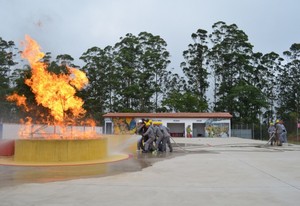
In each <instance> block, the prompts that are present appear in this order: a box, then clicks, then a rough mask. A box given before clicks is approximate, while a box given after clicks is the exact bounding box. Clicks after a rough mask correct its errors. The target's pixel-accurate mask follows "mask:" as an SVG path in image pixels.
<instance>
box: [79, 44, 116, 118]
mask: <svg viewBox="0 0 300 206" xmlns="http://www.w3.org/2000/svg"><path fill="white" fill-rule="evenodd" d="M80 59H82V60H83V61H84V62H85V63H86V64H85V66H84V67H83V68H82V69H83V70H84V71H85V73H86V74H87V77H88V79H89V84H88V86H87V87H86V88H85V89H84V90H83V91H82V92H80V96H81V97H82V98H83V99H84V101H85V104H84V108H85V109H86V110H87V113H88V114H89V116H91V117H93V119H95V120H97V121H98V122H101V121H102V119H101V116H102V115H103V114H104V113H105V112H114V111H115V102H117V101H116V96H115V93H116V88H118V85H119V82H120V78H119V77H118V76H116V70H115V67H114V62H113V61H114V57H113V50H112V47H111V46H107V47H105V48H104V49H101V48H99V47H92V48H90V49H88V50H87V51H86V52H85V53H83V55H82V56H81V57H80Z"/></svg>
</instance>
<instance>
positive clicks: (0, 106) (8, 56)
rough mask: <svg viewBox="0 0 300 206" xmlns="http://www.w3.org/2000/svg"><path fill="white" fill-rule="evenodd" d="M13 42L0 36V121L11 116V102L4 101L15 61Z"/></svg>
mask: <svg viewBox="0 0 300 206" xmlns="http://www.w3.org/2000/svg"><path fill="white" fill-rule="evenodd" d="M14 50H15V44H14V42H13V41H5V40H4V39H2V38H1V37H0V114H1V117H0V121H3V120H9V119H10V118H11V116H10V111H11V109H12V108H11V104H9V103H8V102H7V101H6V96H7V94H9V92H10V89H11V88H10V87H11V86H10V85H11V82H10V76H11V72H12V68H13V66H14V65H16V64H17V63H16V62H15V61H14V57H15V55H16V54H15V53H14Z"/></svg>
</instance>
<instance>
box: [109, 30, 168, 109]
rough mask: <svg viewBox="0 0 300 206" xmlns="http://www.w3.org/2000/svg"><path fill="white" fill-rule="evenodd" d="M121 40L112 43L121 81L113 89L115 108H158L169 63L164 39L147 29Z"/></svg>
mask: <svg viewBox="0 0 300 206" xmlns="http://www.w3.org/2000/svg"><path fill="white" fill-rule="evenodd" d="M120 40H121V41H120V42H118V43H116V44H115V46H114V51H115V52H114V57H115V63H116V70H117V72H118V76H119V77H120V80H122V81H121V82H120V85H119V88H118V90H116V95H117V97H118V100H119V102H118V105H119V107H118V111H140V112H150V111H153V110H157V108H158V96H159V93H161V92H162V88H163V87H164V84H163V83H164V82H163V79H164V77H165V75H167V71H166V68H167V65H168V64H169V60H168V58H169V52H167V50H166V45H167V44H166V42H165V41H164V40H163V39H162V38H161V37H159V36H154V35H152V34H150V33H147V32H141V33H140V34H139V35H138V36H137V37H136V36H134V35H132V34H127V35H126V36H125V37H124V38H121V39H120ZM152 98H154V103H153V101H152Z"/></svg>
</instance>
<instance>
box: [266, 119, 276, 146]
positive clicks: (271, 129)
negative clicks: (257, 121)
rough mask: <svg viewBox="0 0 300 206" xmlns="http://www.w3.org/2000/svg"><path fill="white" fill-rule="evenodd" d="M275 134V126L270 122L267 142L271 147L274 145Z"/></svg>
mask: <svg viewBox="0 0 300 206" xmlns="http://www.w3.org/2000/svg"><path fill="white" fill-rule="evenodd" d="M275 132H276V128H275V125H274V123H273V122H270V126H269V128H268V133H269V141H270V142H271V145H273V144H274V143H275Z"/></svg>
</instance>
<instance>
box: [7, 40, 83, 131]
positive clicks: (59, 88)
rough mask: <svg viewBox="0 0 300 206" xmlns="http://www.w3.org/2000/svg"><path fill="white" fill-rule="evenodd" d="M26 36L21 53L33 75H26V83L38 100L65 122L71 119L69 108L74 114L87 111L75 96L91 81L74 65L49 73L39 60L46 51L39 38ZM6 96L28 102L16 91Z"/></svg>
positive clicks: (56, 120)
mask: <svg viewBox="0 0 300 206" xmlns="http://www.w3.org/2000/svg"><path fill="white" fill-rule="evenodd" d="M25 40H26V41H25V42H23V44H24V46H25V49H24V51H23V52H22V57H23V58H25V59H27V60H28V62H29V64H30V67H31V70H32V76H31V78H30V79H26V80H25V83H26V84H27V85H28V86H30V88H31V90H32V92H33V93H34V94H35V99H36V102H37V103H38V104H39V105H42V106H43V107H46V108H48V109H50V114H51V116H53V118H54V120H55V123H56V124H58V125H63V124H64V123H65V122H66V120H68V117H67V115H66V112H68V114H72V115H73V116H72V118H76V117H80V116H81V115H83V114H85V112H86V111H85V110H84V109H83V108H82V106H83V103H84V102H83V100H82V99H81V98H79V97H77V96H75V93H76V89H78V90H80V89H82V88H83V87H84V86H85V85H87V84H88V79H87V77H86V75H85V73H84V72H82V71H80V70H78V69H76V68H71V67H67V68H68V71H69V74H60V75H56V74H54V73H50V72H49V71H48V70H47V66H46V64H45V63H43V62H41V61H40V60H41V59H42V58H43V57H44V56H45V54H44V53H43V52H41V51H40V46H39V45H38V44H37V42H36V41H35V40H33V39H32V38H30V37H29V36H28V35H26V36H25ZM24 98H25V99H24ZM7 99H8V100H10V101H17V103H18V104H19V105H26V103H25V100H26V97H24V96H19V95H17V94H14V95H13V96H10V97H8V98H7ZM27 109H28V108H27Z"/></svg>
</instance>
